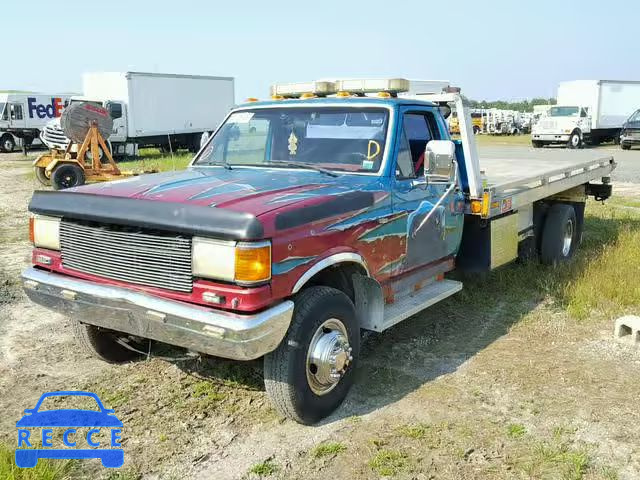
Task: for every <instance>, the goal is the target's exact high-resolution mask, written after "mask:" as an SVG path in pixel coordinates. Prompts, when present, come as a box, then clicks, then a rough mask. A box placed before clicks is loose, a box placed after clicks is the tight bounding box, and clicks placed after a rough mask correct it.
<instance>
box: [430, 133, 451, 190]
mask: <svg viewBox="0 0 640 480" xmlns="http://www.w3.org/2000/svg"><path fill="white" fill-rule="evenodd" d="M455 156H456V146H455V144H454V143H453V142H452V141H451V140H431V141H430V142H429V143H427V148H426V150H425V154H424V158H425V161H426V163H425V166H424V174H425V177H426V180H427V183H452V182H453V179H454V178H455V168H456V167H455Z"/></svg>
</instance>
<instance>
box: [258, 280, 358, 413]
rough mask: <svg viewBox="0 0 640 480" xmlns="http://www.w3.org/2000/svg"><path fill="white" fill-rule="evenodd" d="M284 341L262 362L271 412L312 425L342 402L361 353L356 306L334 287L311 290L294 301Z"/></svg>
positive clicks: (303, 292) (299, 295) (313, 288)
mask: <svg viewBox="0 0 640 480" xmlns="http://www.w3.org/2000/svg"><path fill="white" fill-rule="evenodd" d="M294 301H295V308H294V312H293V319H292V321H291V325H290V326H289V331H288V332H287V334H286V336H285V338H284V339H283V340H282V342H281V343H280V345H279V346H278V348H277V349H276V350H274V351H273V352H271V353H269V354H267V355H266V356H265V358H264V378H265V387H266V390H267V393H268V394H269V397H270V398H271V401H272V403H273V404H274V406H275V408H276V410H278V412H279V413H280V414H282V415H283V416H285V417H288V418H291V419H292V420H295V421H296V422H298V423H302V424H305V425H311V424H313V423H316V422H317V421H319V420H321V419H322V418H324V417H326V416H327V415H329V414H331V413H332V412H333V411H334V410H335V409H336V408H338V407H339V406H340V404H341V403H342V402H343V400H344V399H345V397H346V396H347V393H348V392H349V389H350V388H351V385H352V384H353V381H354V374H355V369H356V366H357V361H358V355H359V352H360V328H359V325H358V321H357V318H356V313H355V307H354V305H353V302H352V301H351V300H350V299H349V297H348V296H347V295H345V294H344V293H342V292H341V291H339V290H336V289H335V288H330V287H310V288H308V289H306V290H303V291H302V292H301V293H299V294H298V295H297V296H296V297H295V300H294Z"/></svg>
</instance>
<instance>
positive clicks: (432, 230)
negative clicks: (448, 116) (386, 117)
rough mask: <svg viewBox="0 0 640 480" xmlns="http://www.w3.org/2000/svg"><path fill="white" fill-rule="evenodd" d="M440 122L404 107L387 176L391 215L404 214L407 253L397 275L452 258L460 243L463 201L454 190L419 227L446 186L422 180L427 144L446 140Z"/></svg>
mask: <svg viewBox="0 0 640 480" xmlns="http://www.w3.org/2000/svg"><path fill="white" fill-rule="evenodd" d="M443 125H444V122H438V121H437V120H436V113H435V112H434V111H433V109H426V108H425V109H420V108H415V107H403V108H402V109H401V111H400V125H399V129H398V134H397V136H396V142H397V145H396V150H395V151H396V152H397V154H396V158H395V160H396V165H395V170H394V171H393V172H392V174H393V175H394V178H393V179H392V202H393V210H394V212H395V213H398V214H406V252H405V256H404V259H403V260H402V261H401V262H399V263H398V267H397V270H396V272H395V273H396V274H402V273H406V272H408V271H411V270H415V269H417V268H419V267H423V266H426V265H430V264H434V263H436V262H438V261H440V260H444V259H446V258H448V257H450V256H451V255H453V254H455V252H456V251H457V249H458V246H459V244H460V240H461V238H462V225H463V219H464V216H463V197H462V194H461V193H459V192H456V191H455V190H454V191H452V192H450V193H449V194H447V195H446V198H444V199H443V202H441V204H440V205H439V206H438V207H437V209H436V211H435V212H434V213H433V214H432V215H431V216H430V218H429V219H428V220H427V222H426V223H424V224H423V225H422V223H423V220H424V219H425V217H426V215H427V214H428V213H429V212H430V211H431V210H433V209H434V207H435V205H436V203H437V202H438V200H439V199H440V198H441V197H442V196H443V195H445V192H446V191H447V188H448V187H449V185H447V184H445V183H434V182H431V183H429V182H427V181H426V178H425V175H424V167H425V158H424V157H425V155H424V152H425V148H426V145H427V143H428V142H429V141H431V140H448V139H449V136H448V133H447V132H445V131H444V130H443V128H446V127H443Z"/></svg>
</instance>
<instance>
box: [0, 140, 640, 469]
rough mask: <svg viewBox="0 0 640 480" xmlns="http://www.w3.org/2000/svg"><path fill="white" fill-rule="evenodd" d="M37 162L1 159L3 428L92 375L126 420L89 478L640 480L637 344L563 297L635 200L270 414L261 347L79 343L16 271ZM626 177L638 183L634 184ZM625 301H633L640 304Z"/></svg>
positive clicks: (25, 258)
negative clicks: (285, 410) (310, 423)
mask: <svg viewBox="0 0 640 480" xmlns="http://www.w3.org/2000/svg"><path fill="white" fill-rule="evenodd" d="M634 161H637V162H638V164H639V165H640V152H638V155H637V158H636V159H634ZM30 171H31V170H30V165H29V163H28V161H25V160H21V159H20V156H19V155H14V156H12V157H11V158H8V156H6V155H3V156H2V158H1V159H0V219H1V221H2V228H1V230H0V241H1V243H2V250H1V251H0V275H1V277H0V392H2V393H0V441H1V442H4V443H6V444H7V445H8V446H9V447H11V448H13V445H15V421H16V420H18V419H19V417H20V416H21V415H22V411H23V410H24V409H25V408H31V407H32V406H33V405H34V404H35V402H36V400H37V399H38V398H39V396H40V395H41V394H42V393H43V392H46V391H51V390H63V389H64V390H72V389H83V390H89V391H95V392H96V393H98V394H99V395H100V397H101V399H102V400H103V402H104V403H105V404H106V406H107V407H108V408H114V409H115V411H116V414H117V416H118V418H120V420H122V422H123V423H124V429H123V438H124V441H123V445H124V449H125V467H123V470H121V471H119V473H118V474H114V473H113V472H112V471H107V470H105V469H103V468H101V467H100V465H99V463H98V462H97V461H90V462H87V463H83V464H82V466H80V467H78V469H77V470H75V471H74V474H73V475H74V476H77V477H85V478H95V477H96V476H98V477H102V478H140V477H143V478H149V479H156V478H162V479H174V478H219V479H227V478H230V479H231V478H258V477H261V476H264V477H269V478H305V479H307V478H353V479H365V478H381V477H395V478H415V479H454V478H455V479H472V478H473V479H475V478H477V479H485V478H489V479H491V478H496V479H498V478H500V479H501V478H549V479H556V478H567V479H579V478H585V479H617V478H619V479H636V478H640V414H639V410H638V408H637V407H638V398H640V381H639V380H640V374H639V373H638V372H640V368H639V367H640V349H636V348H634V347H632V346H628V345H623V344H620V343H617V342H615V341H613V340H612V331H613V320H614V318H611V317H610V314H609V312H610V311H611V310H607V309H603V310H601V311H599V310H596V311H592V312H590V313H589V314H588V315H587V316H586V318H581V319H576V318H575V317H574V316H571V315H569V313H568V309H567V305H568V303H567V301H566V291H567V290H566V289H567V288H569V287H567V285H569V284H571V283H572V282H578V281H583V279H584V278H586V277H587V276H588V266H589V263H590V262H591V261H592V259H593V261H599V259H600V258H601V257H602V256H603V255H606V248H608V247H606V245H607V244H606V243H602V241H601V239H600V237H598V235H599V232H600V231H601V230H602V231H606V232H615V233H616V234H618V230H617V228H618V226H620V228H623V227H622V226H621V225H627V224H628V225H630V224H631V223H629V222H631V221H627V220H624V219H626V217H621V216H622V215H625V214H626V211H627V210H634V209H635V210H640V207H638V206H633V205H631V206H629V205H627V206H624V209H626V210H625V211H622V210H623V207H615V206H614V207H602V206H601V205H599V204H596V203H595V202H592V203H591V204H590V205H589V209H594V210H595V209H598V208H602V209H604V208H609V209H610V210H606V214H605V213H603V214H598V215H600V216H598V217H594V219H593V220H592V221H591V223H590V225H591V226H590V227H589V228H591V230H588V231H587V232H586V234H585V236H586V237H587V238H586V239H585V246H586V248H587V249H588V252H590V253H589V255H591V256H589V257H585V258H583V259H582V261H581V263H580V265H579V266H577V267H575V268H572V269H571V272H570V273H568V274H567V275H564V276H561V277H559V278H558V276H557V275H555V274H554V273H548V272H547V271H546V270H545V269H543V268H542V267H538V266H531V265H514V266H511V267H508V268H506V269H503V270H501V271H499V272H497V273H495V274H492V275H490V276H488V277H486V278H482V279H474V280H471V281H470V282H469V283H468V284H467V285H466V287H465V290H463V292H461V293H460V294H458V295H457V296H455V297H453V298H451V299H449V300H447V301H445V302H443V303H442V304H440V305H438V306H436V307H435V308H432V309H430V310H429V311H427V312H424V313H422V314H419V315H416V316H415V317H413V318H412V319H410V320H408V321H405V322H403V323H401V324H399V325H398V326H396V327H394V328H392V329H390V330H389V331H387V332H385V333H384V334H381V335H371V336H369V337H367V339H366V341H365V344H364V347H363V352H362V354H361V355H362V358H361V362H360V366H359V369H358V374H357V380H356V385H355V387H354V389H353V390H352V392H351V393H350V395H349V397H348V398H347V401H346V402H345V404H344V405H343V407H342V408H340V409H339V411H338V412H336V413H335V414H334V415H333V416H332V417H330V418H328V419H326V420H325V421H324V422H322V423H321V424H320V425H317V426H314V427H304V426H300V425H298V424H296V423H294V422H291V421H286V420H282V419H280V418H278V416H277V415H276V413H275V412H274V411H273V409H272V408H271V406H270V405H269V402H268V399H267V397H266V394H265V392H264V387H263V385H262V365H261V362H259V361H256V362H251V363H245V364H241V363H234V362H227V361H224V360H220V359H213V358H200V357H198V358H192V357H189V356H185V352H182V351H179V350H173V349H170V348H167V347H154V349H153V350H152V355H151V356H150V358H149V359H147V360H143V361H140V362H137V363H132V364H128V365H119V366H113V365H107V364H104V363H101V362H99V361H98V360H95V359H92V358H88V357H86V356H84V355H82V354H80V353H79V352H78V350H77V349H76V347H75V344H74V342H73V338H72V334H71V328H70V322H69V320H68V319H66V318H65V317H63V316H61V315H58V314H56V313H53V312H51V311H48V310H45V309H43V308H40V307H38V306H36V305H34V304H31V303H30V302H29V301H28V300H27V299H26V297H25V296H24V294H23V293H22V291H21V289H20V286H19V281H18V278H19V273H20V271H21V270H22V269H23V268H24V267H25V266H27V265H28V263H29V252H30V247H29V244H28V241H27V213H26V208H27V204H28V201H29V198H30V196H31V193H32V191H33V189H34V188H39V187H38V185H37V184H36V181H35V180H34V179H33V177H32V175H31V174H30ZM619 180H620V181H623V180H624V179H619ZM622 186H623V188H622V189H621V191H622V193H623V194H625V195H629V196H634V197H636V198H640V186H639V185H638V184H637V183H634V182H627V183H625V184H624V185H622ZM601 212H604V210H601ZM635 213H640V212H635ZM621 218H623V220H620V219H621ZM639 218H640V217H639ZM607 222H609V223H607ZM611 222H618V223H615V225H616V227H615V228H613V227H611ZM625 222H627V223H625ZM634 222H635V223H633V226H632V228H633V229H635V230H638V229H640V220H637V221H635V220H634ZM612 228H613V229H612ZM624 228H628V226H625V227H624ZM635 230H634V231H635ZM589 235H591V240H590V239H589ZM620 235H622V233H620ZM629 288H637V286H635V287H634V286H632V285H630V286H629ZM622 310H623V311H626V312H633V311H635V313H638V312H639V311H640V302H639V303H638V304H635V305H633V304H632V305H626V306H625V307H624V308H623V309H622ZM169 356H173V357H176V356H177V357H181V358H177V359H173V360H166V359H165V358H164V357H169Z"/></svg>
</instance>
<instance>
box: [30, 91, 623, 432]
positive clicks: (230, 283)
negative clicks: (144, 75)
mask: <svg viewBox="0 0 640 480" xmlns="http://www.w3.org/2000/svg"><path fill="white" fill-rule="evenodd" d="M407 89H408V83H407V82H406V81H403V80H402V79H388V80H384V79H382V80H380V79H377V80H375V81H368V80H366V79H365V80H362V81H361V82H355V81H354V80H350V82H349V83H348V84H347V85H345V84H343V83H342V82H340V81H335V82H310V83H304V84H286V85H276V86H274V88H273V92H274V93H273V99H272V100H267V101H261V102H260V101H256V102H254V101H252V102H248V103H245V104H242V105H240V106H238V107H237V108H235V109H233V110H232V111H231V112H230V113H229V114H228V115H227V117H226V119H225V120H224V122H223V123H222V125H221V126H220V127H219V128H218V129H217V130H216V131H215V132H214V133H213V135H212V136H211V137H210V138H209V140H208V141H207V143H206V144H205V145H204V147H203V148H202V149H201V150H200V151H199V152H198V153H197V154H196V155H195V156H194V158H193V160H192V161H191V163H190V165H189V167H188V168H187V169H186V170H184V171H178V172H167V173H159V174H150V175H141V176H139V177H132V178H129V179H127V180H126V181H116V182H110V183H103V184H96V185H90V186H83V187H77V188H74V189H70V190H64V191H58V192H55V191H54V192H52V191H37V192H35V193H34V195H33V197H32V199H31V202H30V204H29V210H30V212H31V219H30V232H31V241H32V243H33V246H34V248H33V253H32V257H31V258H32V263H33V265H32V266H31V267H29V268H28V269H27V270H25V271H24V272H23V273H22V281H23V285H24V289H25V291H26V293H27V295H28V296H29V298H31V300H33V301H34V302H36V303H38V304H40V305H43V306H45V307H48V308H50V309H53V310H55V311H58V312H65V313H67V314H68V315H69V316H70V317H71V318H72V319H73V322H72V325H73V329H74V332H75V335H76V337H77V340H78V344H79V346H80V347H81V348H82V349H84V351H86V352H88V353H90V354H92V355H93V356H95V357H97V358H99V359H102V360H104V361H107V362H123V361H130V360H133V359H135V358H137V357H139V356H140V355H141V352H147V351H148V349H149V348H150V343H149V342H151V341H159V342H164V343H168V344H172V345H176V346H179V347H183V348H185V349H189V350H192V351H196V352H201V353H203V354H208V355H213V356H218V357H224V358H229V359H235V360H238V361H247V360H252V359H260V358H262V359H263V361H264V381H265V387H266V391H267V393H268V394H269V396H270V398H271V400H272V402H273V404H274V405H275V407H276V408H277V410H278V411H279V412H280V413H281V414H282V415H284V416H285V417H288V418H291V419H293V420H295V421H297V422H301V423H304V424H313V423H314V422H317V421H318V420H320V419H321V418H323V417H325V416H327V415H329V414H331V413H332V412H333V411H334V410H335V409H336V408H338V407H339V405H340V404H341V402H342V401H343V400H344V398H345V397H346V396H347V393H348V391H349V389H350V387H351V385H352V384H353V383H354V381H355V371H356V369H357V367H358V355H359V351H360V341H361V332H362V331H373V332H383V331H385V330H387V329H389V328H391V327H393V326H394V325H396V324H398V323H399V322H402V321H404V320H406V319H408V318H410V317H411V316H413V315H415V314H416V313H419V312H420V311H422V310H424V309H426V308H429V307H431V306H433V305H435V304H437V303H438V302H440V301H442V300H444V299H445V298H447V297H449V296H451V295H454V294H455V293H456V292H458V291H460V290H461V289H462V288H463V283H462V282H461V281H460V280H459V279H455V278H452V277H451V275H452V274H453V273H454V272H456V271H462V272H485V271H489V270H492V269H496V268H508V267H507V265H508V264H510V263H511V262H513V261H515V260H517V259H518V258H530V259H531V258H538V259H539V261H540V262H542V263H543V264H545V265H549V266H550V267H551V268H552V267H554V266H558V267H559V266H561V265H562V264H565V263H566V262H569V261H571V258H572V257H573V255H574V253H575V251H576V249H577V248H578V247H579V245H580V241H581V237H582V229H583V221H584V210H585V205H586V200H587V197H588V196H593V197H595V198H596V199H598V200H605V199H607V198H608V197H609V196H610V195H611V193H612V188H611V184H610V182H609V179H610V174H611V172H612V170H613V169H614V168H615V166H616V164H615V162H614V160H613V158H612V157H611V156H606V155H605V156H599V157H595V156H593V158H591V159H588V160H584V159H583V160H579V159H577V158H575V157H573V156H571V157H567V158H559V159H551V160H549V159H547V160H545V159H541V158H537V159H536V158H533V157H531V158H527V159H525V160H523V159H518V158H502V159H498V158H496V159H485V158H483V159H480V158H479V157H478V153H477V150H476V144H475V138H474V134H473V123H472V120H471V116H470V115H469V113H468V110H467V107H466V105H465V100H464V98H463V97H462V96H461V95H460V93H456V92H449V93H446V92H445V93H440V94H432V95H416V96H414V97H410V96H404V97H402V96H400V95H399V94H400V93H402V92H403V91H405V90H407ZM452 108H455V110H456V111H457V112H458V120H459V122H460V140H456V141H452V140H451V138H450V135H449V131H448V128H447V123H446V117H447V116H448V114H450V112H451V111H452ZM458 278H465V276H460V277H458Z"/></svg>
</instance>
